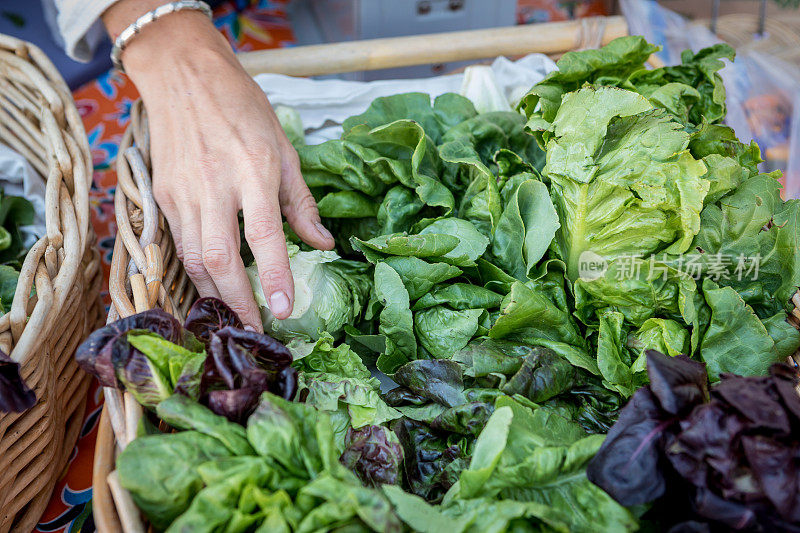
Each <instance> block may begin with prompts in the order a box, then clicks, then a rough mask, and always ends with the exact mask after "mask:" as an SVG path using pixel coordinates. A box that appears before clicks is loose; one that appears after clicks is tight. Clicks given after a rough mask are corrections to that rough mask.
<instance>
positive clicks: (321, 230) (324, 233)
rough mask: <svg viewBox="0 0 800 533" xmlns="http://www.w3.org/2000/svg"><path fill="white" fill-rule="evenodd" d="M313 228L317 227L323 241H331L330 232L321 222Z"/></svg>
mask: <svg viewBox="0 0 800 533" xmlns="http://www.w3.org/2000/svg"><path fill="white" fill-rule="evenodd" d="M315 226H316V227H317V231H318V232H319V234H320V235H321V236H322V238H323V239H325V240H329V239H330V240H333V235H331V232H330V231H328V228H326V227H325V226H323V225H322V222H317V223H316V224H315Z"/></svg>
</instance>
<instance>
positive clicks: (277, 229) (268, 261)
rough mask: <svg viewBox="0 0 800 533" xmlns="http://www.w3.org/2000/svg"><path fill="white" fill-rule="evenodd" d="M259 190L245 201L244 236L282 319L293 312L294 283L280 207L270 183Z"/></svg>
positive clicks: (275, 311)
mask: <svg viewBox="0 0 800 533" xmlns="http://www.w3.org/2000/svg"><path fill="white" fill-rule="evenodd" d="M275 171H277V168H276V169H275ZM275 178H276V177H273V178H271V179H273V180H274V179H275ZM258 189H260V190H253V191H248V194H245V195H244V198H243V199H242V211H243V213H244V234H245V238H246V239H247V242H248V244H250V249H251V250H252V252H253V256H254V257H255V260H256V265H257V266H258V275H259V279H260V280H261V286H262V288H263V289H264V296H265V297H266V299H267V304H268V305H269V308H270V311H272V314H273V315H274V316H275V317H276V318H279V319H281V320H282V319H285V318H288V317H289V315H290V314H291V313H292V306H293V303H294V283H293V281H292V274H291V272H290V271H289V256H288V253H287V251H286V238H285V237H284V234H283V224H282V222H281V211H280V205H279V203H278V198H277V195H276V194H275V192H274V189H273V190H270V187H269V185H268V183H266V182H261V186H260V187H258Z"/></svg>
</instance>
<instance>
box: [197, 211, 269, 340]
mask: <svg viewBox="0 0 800 533" xmlns="http://www.w3.org/2000/svg"><path fill="white" fill-rule="evenodd" d="M236 211H237V210H236V208H235V207H234V206H233V205H230V206H226V207H224V208H222V209H220V206H214V207H209V208H206V209H204V210H203V222H202V250H203V266H204V267H205V269H206V271H207V272H208V274H209V275H210V277H211V280H212V281H213V283H214V285H215V286H216V290H217V291H218V292H219V295H220V296H221V298H222V300H224V301H225V303H227V304H228V305H229V306H230V308H231V309H233V310H234V311H235V312H236V314H237V315H239V318H240V319H241V320H242V322H243V323H244V324H245V325H248V326H252V327H254V328H256V329H257V330H259V331H260V330H262V326H261V315H260V313H259V311H258V306H257V305H256V302H255V300H254V299H253V292H252V289H251V287H250V281H249V280H248V278H247V274H246V273H245V270H244V263H243V262H242V258H241V256H240V255H239V224H238V220H237V217H236Z"/></svg>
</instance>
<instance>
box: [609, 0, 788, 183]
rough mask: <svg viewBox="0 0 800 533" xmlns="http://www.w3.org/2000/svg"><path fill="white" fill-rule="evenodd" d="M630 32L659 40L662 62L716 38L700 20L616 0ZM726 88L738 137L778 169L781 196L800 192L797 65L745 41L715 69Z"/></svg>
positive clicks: (637, 0)
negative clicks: (733, 57) (754, 145)
mask: <svg viewBox="0 0 800 533" xmlns="http://www.w3.org/2000/svg"><path fill="white" fill-rule="evenodd" d="M620 6H621V8H622V12H623V14H624V15H625V17H626V18H627V19H628V24H629V27H630V33H631V34H634V35H643V36H644V37H645V38H647V40H648V41H650V42H654V43H657V44H660V45H661V46H662V47H663V50H662V51H661V52H659V54H658V55H659V58H660V59H661V60H663V61H664V63H665V64H668V65H671V64H675V63H678V62H680V53H681V51H682V50H685V49H686V48H691V49H692V50H694V51H697V50H699V49H700V48H703V47H705V46H709V45H712V44H714V43H717V42H720V41H719V39H718V38H717V37H716V36H715V35H714V34H712V33H711V31H709V29H708V28H706V27H705V26H703V25H701V24H698V23H691V22H689V21H687V20H686V19H685V18H683V17H681V16H680V15H678V14H677V13H675V12H673V11H670V10H669V9H666V8H664V7H662V6H660V5H658V4H657V3H656V2H652V1H648V0H621V2H620ZM720 74H721V75H722V79H723V81H724V83H725V90H726V91H727V93H728V96H727V105H728V116H727V118H726V119H725V123H726V124H727V125H729V126H730V127H732V128H733V129H734V131H735V132H736V135H737V136H738V137H739V139H740V140H741V141H743V142H750V141H751V140H755V141H756V142H757V143H758V145H759V146H760V147H761V157H762V158H763V159H764V160H765V161H764V163H762V164H761V170H762V171H764V172H769V171H773V170H781V171H782V172H783V178H782V181H783V183H784V186H785V189H784V191H783V193H784V196H785V197H786V198H798V197H800V68H798V67H797V66H796V65H792V64H789V63H786V62H785V61H782V60H781V59H778V58H776V57H774V56H772V55H768V54H765V53H762V52H758V51H755V50H750V49H748V48H747V47H740V48H738V49H737V50H736V61H735V62H734V63H732V64H728V65H727V66H726V67H725V68H724V69H723V70H722V71H721V72H720Z"/></svg>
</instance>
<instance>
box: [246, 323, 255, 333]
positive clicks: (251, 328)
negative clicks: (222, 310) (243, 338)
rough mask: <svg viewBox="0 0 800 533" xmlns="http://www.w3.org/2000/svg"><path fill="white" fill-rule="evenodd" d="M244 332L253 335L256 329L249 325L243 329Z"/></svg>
mask: <svg viewBox="0 0 800 533" xmlns="http://www.w3.org/2000/svg"><path fill="white" fill-rule="evenodd" d="M244 330H245V331H251V332H253V333H255V332H256V328H254V327H253V326H251V325H250V324H247V325H246V326H245V327H244Z"/></svg>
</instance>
